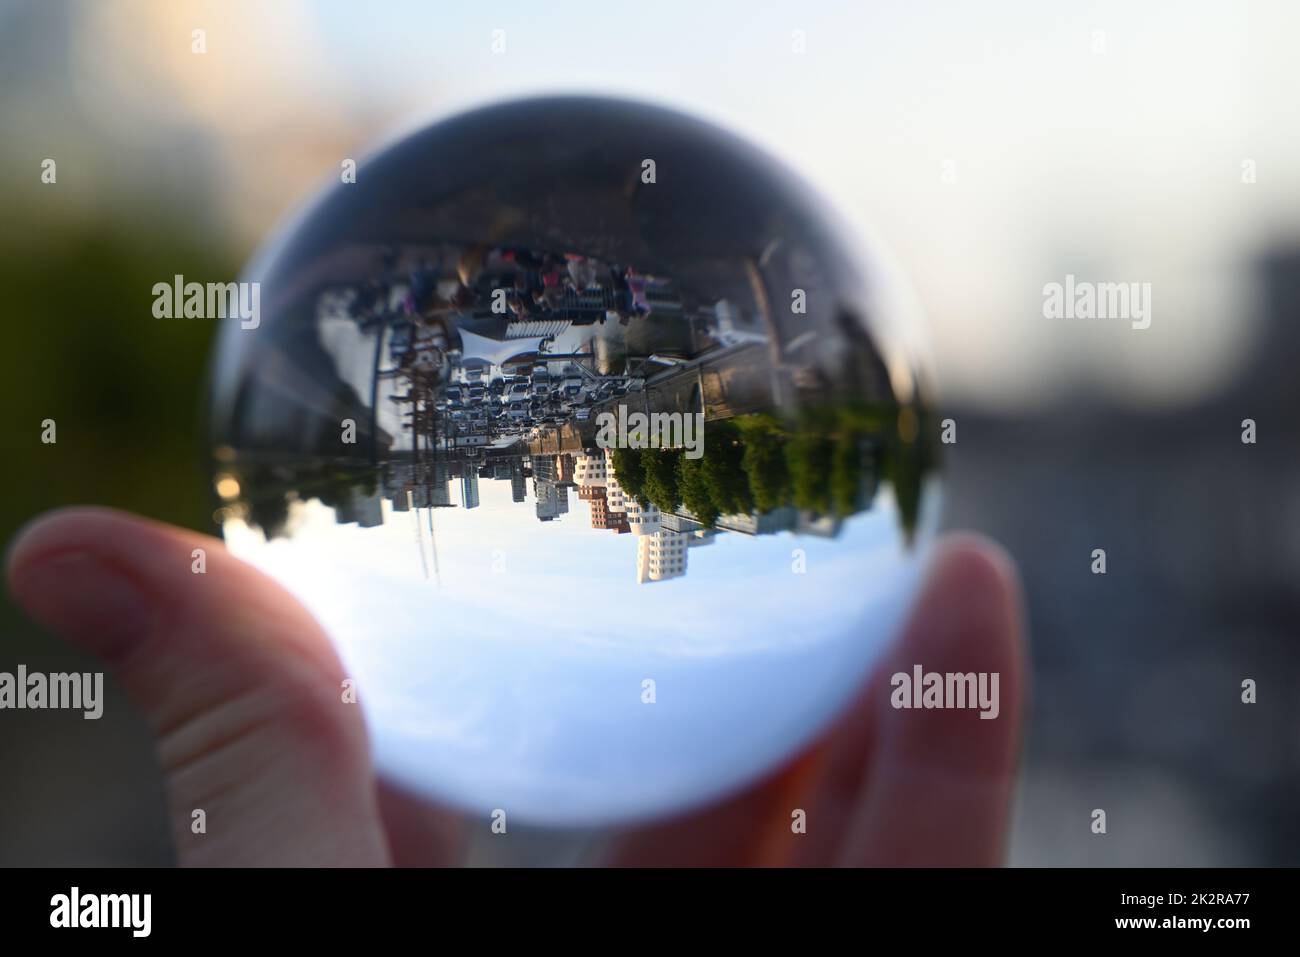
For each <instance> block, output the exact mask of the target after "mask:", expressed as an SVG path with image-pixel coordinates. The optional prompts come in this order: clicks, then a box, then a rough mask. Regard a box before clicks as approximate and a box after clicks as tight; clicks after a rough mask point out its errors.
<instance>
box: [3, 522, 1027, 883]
mask: <svg viewBox="0 0 1300 957" xmlns="http://www.w3.org/2000/svg"><path fill="white" fill-rule="evenodd" d="M196 548H202V549H204V550H205V551H206V563H207V569H206V574H205V575H195V574H193V573H192V571H191V564H192V562H193V558H192V552H193V550H194V549H196ZM7 573H8V579H9V588H10V592H11V594H12V595H13V597H14V599H15V600H16V601H17V602H18V604H19V605H20V606H21V607H22V608H23V609H24V610H25V611H26V612H27V613H28V614H29V615H30V616H31V617H32V618H33V619H34V620H35V621H36V622H37V623H39V624H40V625H42V626H43V627H45V628H46V629H48V630H49V631H52V632H54V633H56V634H59V635H61V636H63V637H64V638H66V639H67V640H69V641H71V642H73V643H74V644H76V645H79V646H81V647H82V648H84V649H86V650H87V651H89V652H90V653H92V654H93V655H95V656H97V657H99V658H100V659H101V660H102V661H103V663H104V665H105V666H106V667H107V668H108V669H110V670H111V671H113V672H114V673H115V674H116V676H117V678H118V679H119V681H120V683H121V685H122V687H123V688H124V689H125V690H126V692H127V694H128V695H129V696H130V698H131V700H132V702H133V703H134V705H135V707H136V708H138V709H139V711H140V713H141V714H143V715H144V716H145V718H146V719H147V720H148V721H149V723H150V725H151V727H152V728H153V729H154V733H155V735H156V740H157V751H158V756H159V761H160V763H161V766H162V769H163V771H164V774H165V776H166V780H167V793H168V798H169V804H170V818H171V832H172V835H173V840H174V842H175V847H176V853H177V858H178V860H179V862H180V863H181V864H183V865H191V866H248V865H277V866H300V865H307V866H361V867H383V866H389V865H398V866H408V865H444V864H455V863H459V862H461V861H462V860H463V855H464V848H465V841H466V835H467V834H468V829H469V828H486V827H487V826H488V824H487V822H486V821H479V820H469V819H466V818H463V817H461V816H460V815H458V814H457V813H455V812H453V811H450V810H447V809H439V808H434V807H432V806H430V805H429V804H427V803H424V802H422V801H420V800H417V799H415V798H413V797H411V796H409V795H406V794H403V793H401V792H398V791H397V790H395V789H393V788H392V787H391V786H389V785H387V784H385V783H384V782H382V781H380V780H378V779H377V778H376V775H375V772H374V767H373V764H372V761H371V755H370V751H369V746H368V744H367V740H366V734H365V729H364V726H363V723H362V716H361V713H360V710H359V708H358V707H357V706H356V705H345V704H343V703H342V702H341V694H340V688H341V686H342V682H343V680H344V679H345V678H346V675H345V673H344V671H343V668H342V665H341V664H340V662H339V660H338V658H337V656H336V655H335V653H334V651H333V649H332V647H331V646H330V643H329V641H328V639H327V638H326V637H325V635H324V633H323V632H322V631H321V629H320V626H319V625H318V624H317V623H316V622H315V620H314V619H313V618H312V617H311V615H310V614H309V613H308V612H307V611H306V609H304V608H303V607H302V605H300V604H299V603H298V602H297V601H296V600H295V599H294V598H292V597H291V596H290V595H289V594H288V593H287V592H286V591H285V590H284V589H282V588H281V587H280V586H279V585H277V584H276V583H275V582H273V581H272V580H270V579H269V578H267V577H266V576H264V575H263V574H262V573H260V572H258V571H257V570H255V569H254V568H252V567H251V566H250V565H247V564H245V563H244V562H242V561H240V560H239V559H236V558H235V557H234V556H232V555H230V554H229V553H227V552H226V550H225V548H224V546H223V545H222V543H221V542H220V541H218V540H217V539H214V538H210V537H207V536H203V535H199V534H197V533H195V532H191V531H188V530H185V529H180V528H174V527H171V526H167V525H162V524H159V523H157V522H152V521H149V520H146V519H143V518H139V517H136V516H132V515H128V514H125V513H121V512H115V511H111V510H107V509H99V508H74V509H64V510H60V511H57V512H53V513H50V514H48V515H45V516H43V517H41V518H39V519H37V520H35V521H34V522H32V523H31V524H30V525H28V526H27V527H26V528H25V529H24V530H23V531H22V532H21V533H20V534H19V535H18V536H17V538H16V539H15V540H14V543H13V544H12V546H11V548H10V553H9V557H8V562H7ZM917 663H919V664H921V665H923V666H924V668H925V670H926V671H939V672H969V671H975V672H981V671H984V672H998V673H999V674H1000V676H1001V678H1000V693H1001V713H1000V714H999V716H998V718H996V719H995V720H980V719H979V716H978V712H977V711H972V710H964V711H963V710H928V711H927V710H896V709H894V708H892V707H891V706H890V704H889V693H890V690H891V687H890V683H889V676H890V675H892V674H894V673H895V672H898V671H905V672H909V673H910V672H911V669H912V666H913V665H914V664H917ZM1024 667H1025V666H1024V646H1023V627H1022V614H1021V599H1020V588H1019V584H1018V579H1017V576H1016V572H1015V569H1014V566H1013V565H1012V563H1011V560H1010V559H1009V558H1008V557H1007V555H1006V554H1005V553H1004V552H1003V551H1002V550H1001V549H1000V548H999V547H998V546H997V545H994V544H992V543H991V542H988V541H987V540H985V539H982V538H978V537H976V536H973V535H967V534H961V535H953V536H948V537H946V538H944V539H941V540H940V542H939V543H938V545H937V547H936V549H935V553H934V559H933V562H932V565H931V568H930V571H929V575H928V577H927V580H926V583H925V585H924V587H923V589H922V593H921V596H920V597H919V599H918V601H917V604H916V607H915V610H914V612H913V614H912V617H911V620H910V622H909V624H908V626H907V627H906V628H905V629H904V632H903V634H902V636H901V637H900V639H899V640H898V642H897V644H896V645H895V646H894V648H893V649H892V650H891V651H890V652H889V653H888V654H887V655H886V656H885V659H884V660H883V661H882V662H881V664H880V665H879V667H878V668H877V669H876V671H875V672H873V674H872V675H871V676H870V677H869V678H868V680H867V681H866V682H864V684H863V686H862V689H861V691H860V693H859V695H858V696H857V698H856V700H855V702H854V703H853V704H852V705H851V706H850V707H849V708H848V709H847V710H846V711H845V713H844V715H843V716H842V717H841V718H840V719H839V720H838V721H837V722H836V724H835V725H834V726H833V727H832V728H831V729H830V730H829V731H828V732H826V733H825V734H824V735H823V736H822V737H821V738H820V739H819V740H817V741H816V742H815V743H814V744H813V745H812V746H811V747H809V748H808V749H807V750H806V751H805V752H804V753H803V754H802V755H800V756H799V757H798V758H796V759H795V760H794V761H792V762H790V763H789V764H787V765H786V766H784V767H782V768H780V769H779V770H777V771H776V772H774V773H773V774H771V775H769V776H768V777H767V778H765V779H763V780H762V781H760V782H758V783H756V784H755V785H754V786H752V787H751V788H750V789H749V790H747V791H746V792H744V793H742V794H740V795H737V796H735V797H732V798H730V799H728V800H726V801H724V802H722V803H720V804H716V805H714V806H711V807H706V808H702V809H700V810H697V811H694V812H692V813H690V814H687V815H685V816H682V817H678V818H674V819H671V820H666V821H661V822H656V823H653V824H649V825H642V826H637V827H629V828H625V829H622V830H620V831H618V832H616V833H615V834H613V835H612V836H611V839H610V840H609V841H608V842H607V844H606V848H605V850H604V852H603V857H602V858H601V862H603V863H608V864H617V865H644V866H656V865H715V866H717V865H723V866H729V865H811V866H827V865H851V866H861V865H869V866H893V865H920V866H991V865H996V864H999V863H1000V862H1001V860H1002V857H1003V853H1004V844H1005V840H1006V832H1007V824H1008V816H1009V807H1010V803H1011V798H1012V793H1013V787H1014V781H1015V771H1016V762H1017V757H1018V753H1019V747H1020V726H1021V711H1022V701H1023V698H1024V692H1025V687H1024V685H1025V677H1024ZM194 808H203V809H204V811H205V812H206V815H207V822H208V829H207V833H205V834H200V835H196V834H193V833H192V832H191V829H190V823H191V811H192V810H193V809H194ZM796 808H797V809H802V810H803V811H804V812H805V813H806V820H807V829H806V833H804V834H795V833H793V831H792V828H791V815H792V812H793V810H794V809H796Z"/></svg>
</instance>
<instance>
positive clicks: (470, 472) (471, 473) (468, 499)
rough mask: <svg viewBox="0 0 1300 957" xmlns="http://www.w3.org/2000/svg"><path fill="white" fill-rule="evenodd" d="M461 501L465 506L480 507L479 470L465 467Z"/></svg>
mask: <svg viewBox="0 0 1300 957" xmlns="http://www.w3.org/2000/svg"><path fill="white" fill-rule="evenodd" d="M460 503H461V505H462V506H464V507H465V508H478V505H479V498H478V472H477V471H475V470H474V469H472V468H467V469H465V470H464V471H463V472H462V473H461V476H460Z"/></svg>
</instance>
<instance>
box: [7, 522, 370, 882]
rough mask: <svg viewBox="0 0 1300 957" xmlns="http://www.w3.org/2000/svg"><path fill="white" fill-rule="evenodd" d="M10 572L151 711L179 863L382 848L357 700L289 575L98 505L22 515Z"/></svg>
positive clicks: (25, 603) (355, 858)
mask: <svg viewBox="0 0 1300 957" xmlns="http://www.w3.org/2000/svg"><path fill="white" fill-rule="evenodd" d="M196 549H202V550H203V552H204V561H205V562H206V569H205V571H204V572H203V573H201V574H197V573H196V572H195V570H194V569H195V561H196V554H197V553H196V552H195V550H196ZM8 576H9V584H10V590H11V592H12V594H13V596H14V598H15V600H16V601H17V602H18V603H19V605H21V606H22V607H23V608H24V609H25V610H26V611H27V613H28V614H29V615H31V616H32V617H33V618H34V619H35V620H36V621H37V622H39V623H40V624H42V625H44V626H45V627H47V628H48V629H50V630H51V631H54V632H56V633H58V634H60V635H62V636H64V637H66V638H67V639H68V640H70V641H72V642H73V643H75V644H78V645H80V646H82V647H83V648H85V649H87V650H88V651H90V652H91V653H92V654H95V655H97V656H98V657H100V658H101V659H102V660H103V661H104V662H105V664H106V665H107V666H108V667H109V668H110V669H112V670H113V671H114V672H115V673H116V674H117V675H118V677H119V678H120V680H121V683H122V685H123V687H124V688H125V690H126V691H127V694H128V695H129V696H130V697H131V700H132V702H133V704H134V705H135V706H136V707H138V708H139V710H140V711H141V712H142V713H143V714H144V716H145V717H146V718H147V719H148V721H149V722H150V723H151V725H152V726H153V728H154V730H155V732H156V734H157V736H158V753H159V757H160V761H161V764H162V767H163V770H164V772H165V774H166V777H167V784H168V793H169V798H170V806H171V824H172V834H173V836H174V839H175V841H176V847H177V853H178V857H179V859H180V861H181V862H182V863H184V864H199V865H250V864H275V865H343V864H351V865H378V864H384V863H386V862H387V860H388V853H387V848H386V845H385V841H384V836H383V832H382V828H381V825H380V822H379V814H378V810H377V801H376V796H375V788H374V778H373V772H372V769H371V761H370V753H369V746H368V744H367V740H366V734H365V728H364V725H363V722H362V718H361V714H360V712H359V710H358V708H357V706H356V705H355V704H347V703H345V702H344V700H343V698H344V696H343V694H342V691H341V688H342V682H343V680H344V678H345V675H344V673H343V670H342V666H341V665H340V663H339V660H338V658H337V656H336V655H335V654H334V652H333V650H332V649H331V647H330V645H329V642H328V640H327V639H326V637H325V635H324V634H323V633H322V631H321V629H320V627H319V626H318V625H317V623H316V622H315V621H314V620H313V619H312V617H311V616H310V615H309V614H308V613H307V612H306V611H305V610H304V609H303V607H302V606H301V605H300V604H298V602H297V601H295V600H294V599H293V598H292V597H291V596H290V595H289V594H288V593H287V592H285V591H284V590H283V589H281V588H280V587H279V586H278V585H276V584H274V583H273V582H272V581H271V580H270V579H268V578H266V577H265V576H263V575H262V574H261V573H260V572H258V571H257V570H256V569H254V568H253V567H252V566H250V565H247V564H245V563H243V562H241V561H239V560H237V559H236V558H234V557H233V556H232V555H230V554H229V553H227V552H226V551H225V548H224V547H223V545H222V544H221V542H219V541H217V540H216V539H212V538H208V537H206V536H201V535H198V534H196V533H193V532H189V531H186V530H183V529H178V528H172V527H169V526H165V525H160V524H158V523H155V522H149V521H146V520H144V519H140V518H136V517H133V516H130V515H126V514H123V513H119V512H113V511H110V510H106V509H93V508H77V509H69V510H63V511H59V512H55V513H52V514H50V515H48V516H46V517H44V518H42V519H39V520H38V521H36V522H35V523H34V524H32V525H31V526H29V527H28V528H27V529H25V530H24V532H23V533H21V534H20V536H19V538H18V539H17V540H16V542H15V543H14V545H13V547H12V550H11V553H10V556H9V564H8ZM199 810H201V811H202V812H203V817H204V821H205V825H206V832H205V833H195V830H196V829H195V827H194V823H195V814H194V812H195V811H199Z"/></svg>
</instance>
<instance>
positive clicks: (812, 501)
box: [785, 432, 831, 515]
mask: <svg viewBox="0 0 1300 957" xmlns="http://www.w3.org/2000/svg"><path fill="white" fill-rule="evenodd" d="M785 462H786V466H787V468H789V470H790V486H791V490H792V492H793V497H794V504H795V505H796V506H798V507H799V508H802V509H806V510H808V511H810V512H814V513H816V514H818V515H826V514H829V512H830V510H831V508H830V506H831V503H830V493H829V486H828V482H827V475H828V473H829V472H830V466H831V442H830V440H829V439H827V438H825V437H824V436H822V435H818V434H816V433H812V432H799V433H796V434H795V435H794V436H793V437H792V438H791V439H790V441H789V442H787V443H786V446H785Z"/></svg>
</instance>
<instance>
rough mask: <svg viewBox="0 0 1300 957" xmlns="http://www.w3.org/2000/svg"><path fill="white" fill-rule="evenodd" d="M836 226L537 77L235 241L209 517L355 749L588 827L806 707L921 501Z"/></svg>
mask: <svg viewBox="0 0 1300 957" xmlns="http://www.w3.org/2000/svg"><path fill="white" fill-rule="evenodd" d="M845 237H846V233H845V232H843V231H842V230H841V229H840V228H839V227H838V226H837V225H836V223H835V217H834V216H833V215H832V214H831V212H830V211H829V210H828V209H827V208H826V207H825V206H824V205H823V204H822V203H821V202H820V201H819V200H818V199H817V198H815V197H814V196H813V195H812V193H811V192H810V191H809V189H808V188H807V187H806V186H804V185H803V184H802V183H801V182H800V181H799V180H798V179H797V178H796V177H795V176H793V175H792V174H791V173H790V172H789V171H788V170H787V169H785V168H784V167H783V166H781V165H780V164H779V163H777V162H776V161H774V160H773V159H771V158H770V157H768V156H766V155H765V154H763V153H761V152H760V151H758V150H756V149H755V148H753V147H752V146H750V145H748V144H746V143H744V142H742V141H740V140H738V139H737V138H735V137H734V136H732V135H730V134H727V133H724V132H722V131H720V130H719V129H717V128H715V127H714V126H712V125H710V124H707V123H704V122H701V121H699V120H695V119H691V118H688V117H685V116H683V115H681V114H679V113H676V112H672V111H668V110H664V109H660V108H657V107H649V106H645V105H641V104H635V103H629V102H624V101H617V100H605V99H597V98H567V97H566V98H549V99H540V100H531V101H523V102H513V103H508V104H504V105H499V106H494V107H490V108H486V109H479V110H476V111H473V112H470V113H467V114H464V115H461V116H458V117H455V118H452V119H449V120H446V121H443V122H440V123H437V124H435V125H433V126H430V127H428V128H426V129H424V130H422V131H420V132H418V133H415V134H414V135H411V136H409V137H407V138H405V139H403V140H401V141H400V142H398V143H396V144H395V145H392V146H390V147H388V148H386V149H384V150H383V151H381V152H380V153H379V154H378V155H376V156H374V157H373V158H372V159H370V160H369V161H366V162H363V163H361V164H360V166H359V167H356V168H352V167H349V166H348V164H347V163H345V164H343V167H342V169H341V173H340V182H338V183H337V184H335V185H333V186H332V187H331V188H329V189H328V190H326V191H325V193H324V194H323V195H322V196H320V197H319V198H318V199H317V200H316V201H315V202H314V204H312V205H311V206H310V207H309V208H308V209H307V211H306V212H305V213H304V214H302V215H300V216H299V217H297V218H296V219H295V221H294V222H293V223H292V224H291V225H290V226H288V227H287V228H286V229H285V230H284V231H283V232H282V234H281V235H280V236H279V237H278V238H276V239H275V240H273V241H272V242H271V243H269V244H268V246H267V247H266V249H264V250H263V251H262V252H261V253H260V254H259V255H258V256H257V257H255V259H254V261H253V262H252V264H251V265H250V266H249V268H248V270H247V272H246V274H245V275H244V277H243V281H244V282H246V283H249V284H254V283H255V284H257V285H256V286H252V285H250V286H248V287H245V292H246V294H247V292H248V291H249V290H256V291H257V296H256V297H253V296H251V295H246V301H247V302H251V303H254V304H256V306H257V308H256V309H252V310H246V311H245V312H243V313H241V314H240V315H239V316H236V317H233V318H231V319H229V320H227V321H226V323H225V326H224V328H223V329H222V333H221V337H220V340H219V345H218V350H217V355H216V357H215V360H214V365H213V376H212V391H211V402H210V422H211V439H212V448H213V476H214V481H213V487H214V491H215V494H216V496H217V498H218V499H219V507H218V509H217V513H216V515H217V519H218V521H219V522H220V523H221V525H222V530H223V533H224V536H225V539H226V541H227V543H228V545H229V547H230V549H231V550H232V551H233V552H234V553H235V554H237V555H239V556H241V557H242V558H244V559H246V560H248V561H249V562H251V563H253V564H254V565H256V566H258V567H259V568H261V569H262V570H264V571H265V572H266V573H268V574H269V575H271V576H272V577H273V578H275V579H276V580H278V581H279V582H281V583H282V584H283V585H284V586H286V587H287V588H288V589H289V590H290V591H291V592H292V593H293V594H295V595H296V596H297V597H298V598H299V599H300V600H301V601H302V602H303V603H304V604H305V605H306V606H307V607H308V608H309V609H310V610H311V611H312V612H313V613H314V614H315V615H316V617H317V618H318V619H319V621H320V622H321V623H322V625H323V626H324V628H325V630H326V631H327V632H328V633H329V635H330V636H331V638H332V640H333V641H334V642H335V643H336V645H337V648H338V651H339V653H340V656H341V658H342V660H343V662H344V664H345V666H346V669H347V673H348V674H349V675H350V676H351V677H352V679H353V680H354V681H355V688H356V690H357V696H358V701H359V703H360V705H361V706H362V708H363V711H364V713H365V716H366V721H367V724H368V727H369V729H370V733H371V736H372V740H373V742H374V748H375V754H376V761H377V764H378V766H379V768H380V771H381V772H382V773H383V774H385V775H387V776H389V777H390V778H392V779H393V780H395V781H396V782H397V783H399V784H401V785H404V786H406V787H408V788H410V789H413V790H415V791H416V792H418V793H420V794H422V795H425V796H427V797H429V798H430V799H434V800H437V801H441V802H444V803H449V804H451V805H453V806H456V807H458V808H461V809H464V810H467V811H471V812H473V813H478V814H483V815H488V814H491V813H492V812H493V811H495V810H497V809H501V810H505V811H506V812H507V814H508V815H510V817H511V820H522V821H525V822H536V823H542V824H555V825H593V824H607V823H612V822H616V821H626V820H630V819H635V818H644V817H648V816H654V815H660V814H665V813H669V812H672V811H676V810H680V809H683V808H686V807H688V806H690V805H692V804H696V803H699V802H703V801H706V800H709V799H713V798H718V797H721V796H723V795H725V794H726V793H728V792H731V791H734V790H736V789H738V788H740V787H742V786H743V785H744V784H746V783H747V782H750V781H752V780H754V779H755V778H756V777H758V776H759V775H761V774H762V773H764V772H765V771H769V770H771V769H772V768H773V767H775V766H776V765H777V764H778V763H779V762H781V761H783V760H785V759H788V758H790V757H791V756H793V755H794V754H795V753H796V752H797V751H798V749H799V748H800V747H802V746H805V745H807V744H808V743H809V742H810V741H811V740H812V738H813V737H814V736H815V735H816V734H817V733H818V732H819V731H821V730H823V729H824V728H825V727H826V726H827V724H828V723H829V722H830V721H831V720H832V719H833V718H834V717H835V716H836V714H837V713H838V712H840V711H841V710H842V709H843V707H844V706H845V705H846V704H847V703H848V701H849V699H850V698H851V697H852V696H853V695H854V694H855V692H856V691H857V690H859V689H860V688H861V686H862V684H863V682H864V680H865V679H866V677H867V675H868V673H869V671H870V669H871V667H872V666H873V664H874V663H875V662H876V661H877V660H878V658H879V656H880V653H881V651H882V650H883V649H884V648H885V647H887V646H888V644H889V643H890V642H891V641H892V640H893V638H895V637H896V636H897V633H898V630H899V627H900V625H901V623H902V619H903V617H904V615H905V614H906V612H907V610H908V608H909V605H910V602H911V600H912V599H913V597H914V596H915V593H916V590H917V586H918V583H919V573H920V569H921V565H922V563H923V561H924V555H925V546H926V543H927V541H928V540H929V539H930V538H931V535H932V530H933V528H934V526H935V523H936V512H937V500H938V494H937V493H938V483H937V481H936V479H935V477H934V476H935V467H936V465H937V462H936V456H937V448H936V444H935V441H934V438H935V436H936V433H937V425H936V423H935V422H934V421H933V419H932V418H931V416H930V412H929V393H928V387H927V379H926V377H925V375H924V368H925V367H924V363H923V357H922V356H921V355H918V354H917V349H916V347H915V346H912V345H909V344H908V343H914V342H916V341H917V337H916V336H915V335H914V334H912V330H911V328H910V326H909V324H908V323H909V322H910V320H909V319H908V317H906V316H904V315H902V313H901V311H900V308H899V307H898V305H897V303H898V302H899V301H900V300H899V299H898V297H897V296H894V295H892V293H890V290H891V289H892V288H893V287H892V286H891V285H890V283H891V282H893V280H892V279H891V277H890V276H889V272H888V270H887V269H885V268H884V266H883V265H882V263H881V261H880V259H879V257H877V256H872V255H868V253H867V252H866V250H865V249H864V248H863V246H862V245H861V242H860V241H855V240H850V239H847V238H845Z"/></svg>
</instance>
